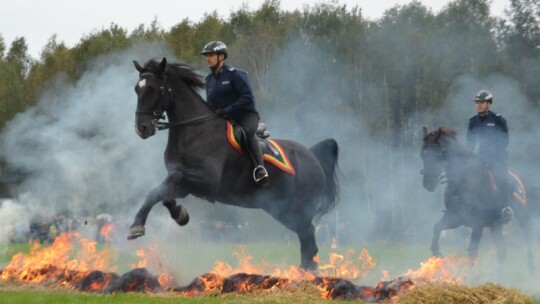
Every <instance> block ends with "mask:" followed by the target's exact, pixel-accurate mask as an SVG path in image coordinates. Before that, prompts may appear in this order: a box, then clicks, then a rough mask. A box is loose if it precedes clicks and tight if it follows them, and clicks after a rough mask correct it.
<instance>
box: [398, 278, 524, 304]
mask: <svg viewBox="0 0 540 304" xmlns="http://www.w3.org/2000/svg"><path fill="white" fill-rule="evenodd" d="M398 303H400V304H413V303H414V304H416V303H434V304H438V303H440V304H454V303H455V304H461V303H478V304H480V303H482V304H483V303H485V304H488V303H513V304H520V303H523V304H532V301H531V298H530V297H529V296H527V295H525V294H524V293H522V292H521V291H519V290H517V289H513V288H506V287H502V286H500V285H497V284H493V283H486V284H483V285H480V286H474V287H469V286H464V285H459V284H443V283H417V285H416V288H414V289H413V290H411V291H409V292H407V293H405V294H404V295H403V296H401V298H400V300H399V302H398Z"/></svg>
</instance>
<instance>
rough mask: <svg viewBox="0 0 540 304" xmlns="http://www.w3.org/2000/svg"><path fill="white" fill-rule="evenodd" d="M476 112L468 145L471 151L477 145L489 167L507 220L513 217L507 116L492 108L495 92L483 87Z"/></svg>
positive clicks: (471, 122)
mask: <svg viewBox="0 0 540 304" xmlns="http://www.w3.org/2000/svg"><path fill="white" fill-rule="evenodd" d="M474 102H475V104H476V112H477V114H476V115H475V116H473V117H471V119H470V120H469V126H468V128H467V145H468V147H469V149H470V150H471V151H474V149H475V147H476V146H478V155H480V159H481V161H482V163H483V164H484V165H486V166H487V168H488V170H489V172H490V174H492V176H493V179H494V180H493V181H492V182H494V183H495V186H496V188H497V189H498V193H499V194H500V203H501V204H502V206H501V207H502V210H501V217H502V219H503V221H504V222H505V223H508V222H509V221H510V220H511V219H512V218H513V216H514V212H513V210H512V208H511V207H510V206H509V204H510V202H511V199H512V189H511V187H510V183H509V179H508V153H507V151H506V147H507V146H508V126H507V124H506V119H504V117H502V116H501V115H500V114H497V113H494V112H492V111H491V110H490V109H489V108H490V107H491V105H492V104H493V95H492V94H491V93H490V92H489V91H486V90H481V91H478V92H477V93H476V95H475V96H474Z"/></svg>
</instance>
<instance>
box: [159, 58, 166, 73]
mask: <svg viewBox="0 0 540 304" xmlns="http://www.w3.org/2000/svg"><path fill="white" fill-rule="evenodd" d="M166 67H167V58H165V57H163V60H161V63H160V64H159V66H158V70H157V73H156V74H158V75H161V74H162V73H163V72H164V71H165V68H166Z"/></svg>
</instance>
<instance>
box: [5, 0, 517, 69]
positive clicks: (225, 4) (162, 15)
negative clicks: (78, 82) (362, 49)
mask: <svg viewBox="0 0 540 304" xmlns="http://www.w3.org/2000/svg"><path fill="white" fill-rule="evenodd" d="M263 2H264V0H251V1H249V8H250V9H251V10H255V9H257V8H259V7H260V5H261V3H263ZM317 2H329V1H308V0H281V8H282V9H284V10H287V11H293V10H295V9H301V8H302V7H303V6H304V5H305V4H310V5H312V4H314V3H317ZM409 2H411V0H377V1H374V0H347V1H344V0H340V1H339V3H346V4H347V5H348V6H350V7H352V6H355V5H357V6H359V7H360V8H361V9H362V13H363V15H364V16H365V17H367V18H370V19H377V18H379V17H381V16H382V14H383V12H384V11H385V10H387V9H389V8H391V7H393V6H395V5H398V4H406V3H409ZM420 2H422V3H424V5H426V6H428V7H430V8H431V9H432V10H433V11H434V12H438V11H439V10H440V9H441V8H443V7H444V6H445V5H446V4H447V3H448V2H449V1H448V0H421V1H420ZM188 3H189V4H188ZM242 3H248V1H238V0H204V1H176V0H153V1H147V0H91V1H83V0H1V1H0V34H2V37H3V38H4V42H5V43H6V44H7V47H8V48H9V46H10V45H11V42H12V41H13V40H14V39H15V38H16V37H25V38H26V42H27V44H28V46H29V53H30V55H31V56H32V57H34V58H36V59H37V58H39V54H40V52H41V49H42V48H43V47H44V46H45V44H46V43H47V41H48V40H49V38H50V37H51V36H52V35H53V34H56V35H57V41H58V42H64V43H66V44H67V46H69V47H72V46H74V44H75V43H77V42H79V40H80V39H81V38H82V37H83V36H84V35H87V34H90V33H92V32H94V31H99V30H101V29H103V28H108V27H109V25H110V24H111V23H115V24H117V25H119V26H121V27H123V28H125V29H127V30H128V31H131V30H133V29H135V28H136V27H137V26H139V25H140V24H145V25H149V24H150V23H151V22H152V21H153V20H154V19H157V21H158V22H159V24H160V25H161V26H162V28H164V29H166V30H167V29H169V28H170V27H171V26H173V25H175V24H177V23H178V22H180V21H181V20H182V19H184V18H188V19H190V20H192V21H199V20H200V19H201V18H202V17H203V16H204V14H205V13H211V12H213V11H217V12H218V14H219V15H221V16H223V17H227V16H228V15H229V13H230V12H231V11H236V10H238V9H239V8H240V7H241V5H242ZM509 3H510V0H493V1H492V14H493V15H498V16H501V15H502V14H503V11H504V9H505V8H506V7H507V6H508V5H509Z"/></svg>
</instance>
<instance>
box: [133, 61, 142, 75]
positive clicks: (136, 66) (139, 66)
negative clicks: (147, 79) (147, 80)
mask: <svg viewBox="0 0 540 304" xmlns="http://www.w3.org/2000/svg"><path fill="white" fill-rule="evenodd" d="M133 64H134V65H135V68H136V69H137V71H139V73H140V72H142V70H143V67H142V66H141V65H140V64H139V63H138V62H137V60H133Z"/></svg>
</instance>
